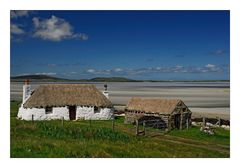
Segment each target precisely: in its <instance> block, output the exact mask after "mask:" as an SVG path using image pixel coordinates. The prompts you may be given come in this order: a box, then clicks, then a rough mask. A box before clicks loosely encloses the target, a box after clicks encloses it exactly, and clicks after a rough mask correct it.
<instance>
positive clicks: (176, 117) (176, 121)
mask: <svg viewBox="0 0 240 168" xmlns="http://www.w3.org/2000/svg"><path fill="white" fill-rule="evenodd" d="M180 120H181V114H175V115H174V127H175V128H177V129H180Z"/></svg>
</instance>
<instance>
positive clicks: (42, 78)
mask: <svg viewBox="0 0 240 168" xmlns="http://www.w3.org/2000/svg"><path fill="white" fill-rule="evenodd" d="M25 79H29V80H30V81H33V82H34V81H43V82H47V81H49V82H51V81H52V82H61V81H62V82H64V81H79V82H138V81H137V80H133V79H128V78H123V77H109V78H107V77H98V78H92V79H79V80H74V79H64V78H57V77H53V76H48V75H24V76H13V77H11V81H13V82H14V81H15V82H22V81H24V80H25Z"/></svg>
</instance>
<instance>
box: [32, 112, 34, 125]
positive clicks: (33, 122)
mask: <svg viewBox="0 0 240 168" xmlns="http://www.w3.org/2000/svg"><path fill="white" fill-rule="evenodd" d="M32 124H34V115H33V114H32Z"/></svg>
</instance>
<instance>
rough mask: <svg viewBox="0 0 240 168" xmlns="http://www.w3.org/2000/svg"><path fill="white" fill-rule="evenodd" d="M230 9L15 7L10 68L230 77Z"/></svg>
mask: <svg viewBox="0 0 240 168" xmlns="http://www.w3.org/2000/svg"><path fill="white" fill-rule="evenodd" d="M229 17H230V13H229V11H11V16H10V19H11V28H10V31H11V32H10V33H11V75H12V76H16V75H27V74H46V75H51V76H57V77H63V78H70V79H82V78H93V77H103V76H104V77H111V76H120V77H128V78H132V79H153V80H209V79H210V80H211V79H229V78H230V77H229V76H230V74H229V69H230V68H229V67H230V29H229V28H230V18H229Z"/></svg>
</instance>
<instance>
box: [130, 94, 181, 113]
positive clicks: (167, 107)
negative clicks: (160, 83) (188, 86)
mask: <svg viewBox="0 0 240 168" xmlns="http://www.w3.org/2000/svg"><path fill="white" fill-rule="evenodd" d="M179 103H183V102H182V101H181V100H179V99H160V98H158V99H141V98H132V99H131V100H130V101H129V102H128V104H127V106H126V110H128V111H140V112H145V113H166V114H170V113H172V112H173V111H174V109H175V108H176V106H177V105H178V104H179Z"/></svg>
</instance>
